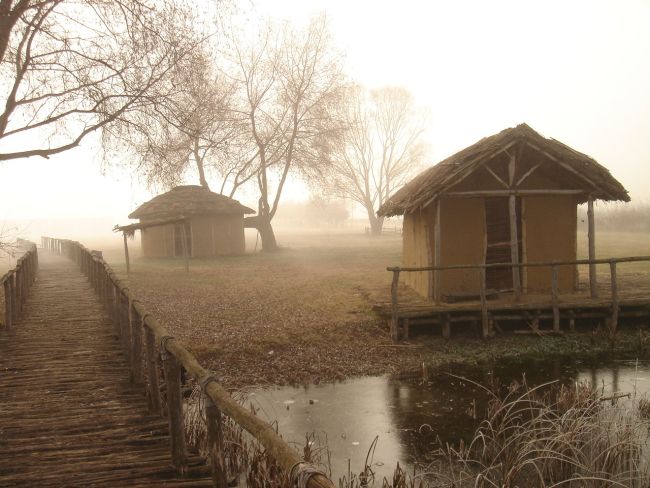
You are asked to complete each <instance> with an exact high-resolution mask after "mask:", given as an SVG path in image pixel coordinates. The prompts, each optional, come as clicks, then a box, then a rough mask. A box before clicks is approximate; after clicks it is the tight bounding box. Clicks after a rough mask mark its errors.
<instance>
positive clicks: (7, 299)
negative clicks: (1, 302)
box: [2, 277, 13, 330]
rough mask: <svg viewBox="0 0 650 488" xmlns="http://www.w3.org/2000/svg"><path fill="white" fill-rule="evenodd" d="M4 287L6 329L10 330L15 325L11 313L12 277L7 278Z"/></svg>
mask: <svg viewBox="0 0 650 488" xmlns="http://www.w3.org/2000/svg"><path fill="white" fill-rule="evenodd" d="M2 286H3V288H4V292H5V329H6V330H9V329H11V326H12V324H13V316H12V311H11V307H12V305H13V304H12V302H11V277H9V278H7V279H6V280H5V282H4V284H3V285H2Z"/></svg>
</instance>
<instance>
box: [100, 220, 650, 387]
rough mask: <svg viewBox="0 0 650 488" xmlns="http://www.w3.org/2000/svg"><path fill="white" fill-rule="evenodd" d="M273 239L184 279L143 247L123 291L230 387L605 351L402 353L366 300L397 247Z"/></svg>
mask: <svg viewBox="0 0 650 488" xmlns="http://www.w3.org/2000/svg"><path fill="white" fill-rule="evenodd" d="M278 234H279V236H280V239H279V240H280V242H284V243H285V247H284V248H283V250H282V251H280V252H278V253H273V254H262V253H259V252H258V253H249V254H246V255H244V256H238V257H224V258H216V259H203V260H202V259H195V260H192V262H191V265H190V268H191V269H190V272H189V273H185V271H184V269H183V263H182V261H181V260H169V259H144V258H139V257H138V256H137V255H138V252H137V245H135V246H134V245H132V246H131V247H132V250H131V254H132V255H133V259H132V267H131V269H132V273H131V276H130V278H129V279H128V283H129V284H128V286H129V288H130V289H131V291H132V292H133V294H134V296H136V297H138V299H139V300H140V301H142V302H143V303H144V304H145V306H146V307H147V308H148V309H149V310H150V311H151V312H152V313H153V314H154V315H156V317H158V318H159V320H160V321H161V323H163V324H164V325H165V327H167V329H168V330H169V331H170V332H171V333H172V334H173V335H174V336H175V337H177V338H180V339H181V340H182V341H183V342H184V343H185V345H186V346H187V347H188V348H189V349H190V350H191V351H193V352H194V353H195V354H196V355H197V357H198V358H199V360H200V361H201V362H202V363H203V364H204V365H205V366H207V367H208V368H210V369H212V370H214V371H215V372H216V373H217V375H218V376H219V377H220V378H221V379H222V381H223V382H224V383H225V384H226V385H227V386H229V387H242V386H251V385H264V384H287V383H294V384H296V383H305V382H320V381H332V380H340V379H344V378H347V377H352V376H360V375H375V374H382V373H403V372H409V371H413V370H415V369H418V368H420V367H421V365H422V363H426V364H427V365H429V366H432V365H434V366H435V365H441V364H445V363H449V362H459V361H462V362H477V361H489V360H495V359H498V358H501V357H505V356H521V355H526V354H530V355H547V354H572V355H577V354H579V355H588V354H594V353H599V352H607V351H609V350H610V347H611V345H610V343H609V342H608V341H607V340H606V338H605V335H604V334H602V335H600V334H595V335H594V334H591V333H583V334H572V335H567V336H566V337H559V338H550V337H546V338H543V339H540V338H537V337H514V336H511V335H505V336H501V337H497V338H495V339H492V340H490V341H489V342H488V343H487V344H486V343H484V342H482V341H481V340H480V339H478V338H476V337H475V336H474V335H473V334H472V333H468V334H463V335H460V336H457V337H455V338H452V340H451V341H449V342H446V341H444V340H443V339H442V338H440V337H439V336H438V333H437V332H436V333H435V334H423V335H419V336H416V337H415V338H414V339H412V340H411V341H410V343H409V344H406V345H400V346H397V347H396V346H394V345H393V344H392V343H391V341H390V339H389V336H388V329H387V326H386V323H385V322H384V321H383V320H380V319H379V318H378V317H377V316H376V315H375V314H374V313H373V312H372V311H371V308H370V303H369V302H368V301H367V299H366V297H365V296H366V295H365V291H366V290H367V289H369V288H372V287H377V286H389V283H390V279H391V275H390V273H389V272H387V271H386V266H389V265H395V264H399V263H400V260H401V236H399V235H387V236H382V237H379V238H376V237H367V236H365V235H363V234H361V233H358V232H355V233H353V232H351V231H347V232H346V231H339V232H334V233H323V232H312V233H303V234H302V235H297V234H295V233H294V234H290V233H284V234H283V233H282V232H281V231H280V232H278ZM599 238H600V240H599V245H600V246H599V247H600V249H601V251H602V254H601V255H602V256H612V255H617V254H618V255H622V254H625V255H631V254H637V255H640V254H645V255H648V254H650V244H649V243H650V239H648V235H647V234H626V235H621V234H618V235H616V236H614V235H607V234H601V235H600V236H599ZM581 247H585V246H582V244H581ZM104 256H105V257H106V259H107V260H108V261H109V262H110V263H111V264H112V265H113V266H114V268H115V269H116V271H117V272H118V274H120V275H121V276H124V277H125V278H126V276H125V266H124V258H123V256H122V254H121V250H120V249H119V248H111V249H106V250H104ZM630 271H632V270H630ZM644 271H646V272H647V269H645V270H644ZM646 272H644V273H643V277H647V280H648V282H650V275H647V274H646ZM644 337H645V336H644ZM642 342H645V339H644V341H642ZM638 347H639V335H638V332H637V331H636V329H633V328H627V329H624V330H623V331H621V334H620V337H619V339H618V341H617V342H616V344H615V345H614V348H615V351H616V352H618V353H620V354H635V353H636V350H637V348H638Z"/></svg>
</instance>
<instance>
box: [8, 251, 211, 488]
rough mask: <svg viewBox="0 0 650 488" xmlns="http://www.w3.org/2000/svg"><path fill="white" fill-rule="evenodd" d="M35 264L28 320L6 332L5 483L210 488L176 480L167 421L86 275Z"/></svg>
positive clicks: (53, 263)
mask: <svg viewBox="0 0 650 488" xmlns="http://www.w3.org/2000/svg"><path fill="white" fill-rule="evenodd" d="M39 260H40V266H39V272H38V278H37V281H36V283H35V284H34V286H33V288H32V289H31V291H30V293H29V296H28V298H27V302H26V304H25V308H24V310H25V312H24V314H23V316H22V317H21V318H20V319H19V320H18V322H17V323H15V324H14V325H13V327H12V328H11V329H10V330H8V331H7V330H2V329H0V486H2V487H14V486H25V487H27V486H29V487H32V486H38V487H63V486H65V487H68V486H79V487H81V486H83V487H96V486H106V487H108V486H110V487H119V486H129V487H145V486H151V487H153V486H172V487H181V486H183V487H188V486H212V483H211V481H210V479H209V478H208V476H209V475H208V474H207V473H206V477H205V478H203V479H176V473H175V470H174V469H173V467H172V466H171V459H170V450H169V436H168V423H167V420H165V419H164V418H163V417H161V416H160V415H158V414H156V413H151V414H149V413H148V411H147V402H146V399H145V397H144V394H143V391H142V388H141V387H138V386H134V385H132V384H131V383H129V379H128V378H129V370H128V366H127V363H126V360H125V358H124V356H123V354H122V350H121V347H120V344H119V342H118V340H117V338H116V337H115V332H114V331H115V329H114V327H113V326H112V325H110V323H109V321H108V320H109V319H108V315H107V314H106V311H105V310H104V309H103V307H102V305H101V303H100V301H99V299H98V298H97V297H96V295H95V293H94V292H93V290H92V288H91V286H90V284H89V283H88V280H87V279H86V277H85V276H83V275H82V274H81V272H80V271H78V269H77V267H76V266H75V264H74V263H72V262H71V261H70V260H68V259H66V258H65V257H62V256H61V257H60V256H55V255H53V254H50V253H48V252H47V251H42V250H39ZM191 461H194V463H195V464H196V463H200V460H199V459H197V458H194V459H191Z"/></svg>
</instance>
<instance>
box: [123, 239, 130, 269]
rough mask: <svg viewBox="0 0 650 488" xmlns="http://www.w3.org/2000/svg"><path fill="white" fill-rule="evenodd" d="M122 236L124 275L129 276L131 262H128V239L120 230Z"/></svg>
mask: <svg viewBox="0 0 650 488" xmlns="http://www.w3.org/2000/svg"><path fill="white" fill-rule="evenodd" d="M122 236H123V237H124V259H125V260H126V275H127V276H130V275H131V263H130V262H129V244H128V242H127V241H128V239H127V237H126V232H122Z"/></svg>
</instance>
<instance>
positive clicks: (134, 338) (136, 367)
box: [130, 303, 144, 384]
mask: <svg viewBox="0 0 650 488" xmlns="http://www.w3.org/2000/svg"><path fill="white" fill-rule="evenodd" d="M143 376H144V375H143V372H142V318H141V317H140V314H139V313H138V311H137V310H136V309H135V307H134V306H133V303H132V304H131V378H130V379H131V382H133V383H136V384H142V383H143V382H144V377H143Z"/></svg>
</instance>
